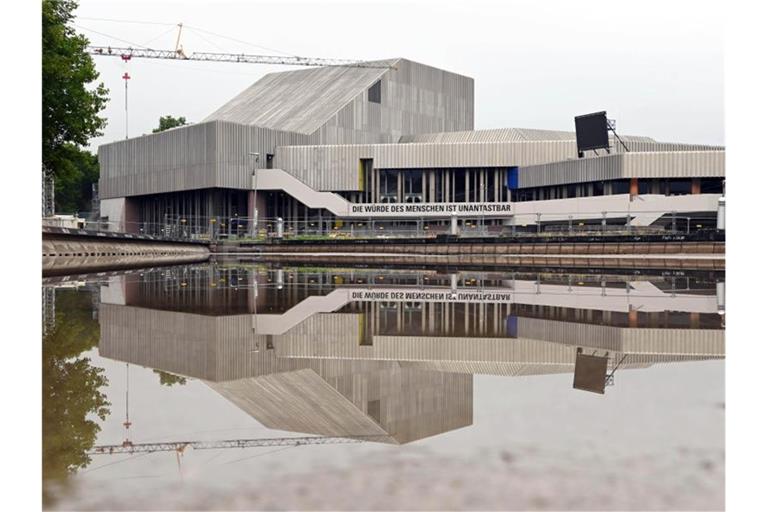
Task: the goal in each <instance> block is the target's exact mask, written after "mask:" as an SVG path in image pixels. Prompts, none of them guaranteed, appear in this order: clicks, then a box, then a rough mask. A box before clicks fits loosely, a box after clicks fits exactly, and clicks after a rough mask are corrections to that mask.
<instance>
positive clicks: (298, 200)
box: [99, 58, 725, 230]
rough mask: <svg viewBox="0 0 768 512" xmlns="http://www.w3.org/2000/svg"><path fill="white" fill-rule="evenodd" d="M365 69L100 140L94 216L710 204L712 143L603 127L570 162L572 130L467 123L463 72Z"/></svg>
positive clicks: (292, 79)
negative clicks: (195, 119)
mask: <svg viewBox="0 0 768 512" xmlns="http://www.w3.org/2000/svg"><path fill="white" fill-rule="evenodd" d="M380 64H382V66H383V67H381V68H345V67H326V68H316V69H305V70H299V71H289V72H284V73H272V74H268V75H266V76H264V77H263V78H261V79H260V80H258V81H257V82H256V83H254V84H253V85H252V86H251V87H249V88H248V89H246V90H245V91H243V92H242V93H240V94H239V95H237V96H236V97H235V98H233V99H232V100H231V101H229V102H227V103H226V104H225V105H223V106H222V107H220V108H219V109H217V110H216V111H215V112H213V113H212V114H211V115H209V116H208V117H206V118H205V119H203V120H202V121H201V122H200V123H197V124H193V125H189V126H184V127H179V128H175V129H172V130H169V131H167V132H163V133H157V134H152V135H146V136H142V137H137V138H133V139H128V140H125V141H117V142H113V143H111V144H106V145H104V146H101V147H100V148H99V162H100V166H101V179H100V196H101V198H102V202H103V211H104V212H105V216H106V217H107V218H108V219H109V220H110V221H114V222H119V223H123V224H124V225H125V226H126V229H128V227H130V229H134V230H135V229H151V226H149V225H150V224H152V225H156V224H160V223H168V222H169V219H171V220H170V222H179V221H180V219H184V220H185V222H186V221H190V222H196V223H200V225H199V226H198V228H200V229H203V228H205V222H208V221H207V219H208V218H212V217H225V218H233V217H238V218H253V217H255V216H256V213H255V212H254V209H255V210H258V216H259V218H262V219H276V218H278V217H280V218H283V219H285V220H287V221H289V222H293V223H295V224H296V227H295V229H302V228H300V227H299V224H298V223H302V222H303V223H304V225H306V226H309V225H310V224H312V225H319V226H321V228H320V229H321V230H325V229H330V228H328V224H327V222H328V221H334V222H337V223H341V224H342V225H343V224H344V222H349V221H351V219H354V218H358V217H366V218H370V219H382V220H389V221H397V220H398V219H407V218H423V219H426V221H427V222H436V223H437V224H440V223H443V224H444V222H445V221H446V220H447V219H449V218H450V216H451V213H456V214H457V215H459V216H461V217H465V218H472V217H477V216H478V213H482V214H484V215H486V216H488V217H494V218H497V219H505V220H504V222H503V224H504V225H528V224H530V222H531V221H530V220H525V221H520V222H518V221H516V220H514V217H516V216H518V215H520V214H528V213H530V215H534V216H536V215H539V216H541V215H547V216H549V218H548V219H547V220H548V221H549V222H553V223H557V222H560V223H562V222H565V221H568V222H571V221H574V220H575V221H577V222H578V221H585V222H587V221H594V220H595V219H598V218H600V217H601V216H602V217H604V216H605V215H604V212H612V211H617V212H621V211H623V212H625V216H626V215H627V214H628V215H630V216H631V217H632V218H631V219H630V222H631V224H632V225H635V226H648V225H651V224H654V223H659V222H661V219H663V218H664V217H665V216H666V215H667V214H669V213H670V212H676V213H689V214H692V215H693V214H695V215H703V216H705V217H707V216H713V215H715V213H716V211H717V198H719V197H720V196H721V195H722V194H723V183H722V182H723V180H724V177H725V151H724V148H723V147H719V146H706V145H700V144H682V143H664V142H657V141H655V140H653V139H651V138H649V137H642V136H623V137H622V139H621V141H619V140H618V139H616V137H614V136H613V135H612V136H611V139H610V140H611V144H612V147H611V151H610V154H608V153H606V152H605V151H604V150H601V151H600V152H595V153H589V154H587V155H585V158H582V159H577V158H576V156H577V150H576V141H575V134H574V133H573V132H566V131H556V130H534V129H521V128H506V129H494V130H474V80H473V79H472V78H469V77H466V76H463V75H460V74H456V73H452V72H448V71H444V70H440V69H437V68H433V67H430V66H427V65H424V64H419V63H416V62H413V61H409V60H407V59H401V58H400V59H389V60H386V61H380ZM386 66H389V67H386ZM622 142H623V143H622ZM625 146H626V148H625ZM256 154H258V156H257V155H256ZM222 190H223V191H226V194H224V195H222V193H221V192H217V191H222ZM254 193H255V195H256V199H254V198H251V197H250V196H248V194H254ZM214 196H215V197H214ZM637 196H643V201H642V203H643V204H642V205H638V204H633V201H634V200H635V198H636V197H637ZM656 196H659V197H656ZM686 196H699V197H694V198H693V199H691V198H690V197H686ZM120 200H124V201H125V206H124V207H123V209H122V213H121V210H120V207H119V201H120ZM569 200H580V204H576V203H568V202H565V201H569ZM553 201H554V202H553ZM555 203H557V204H555ZM360 205H365V206H366V207H365V208H363V209H361V208H360ZM422 205H442V206H441V207H432V208H423V207H421V206H422ZM521 205H524V211H523V212H518V211H517V210H518V209H519V208H523V206H521ZM129 211H131V212H135V213H132V214H131V215H130V217H131V219H128V218H126V214H125V212H129ZM614 217H616V219H620V217H621V216H614ZM195 219H201V220H195ZM616 219H614V220H616ZM537 222H539V221H537ZM142 223H144V224H147V226H145V227H138V226H141V225H142ZM437 224H436V225H437ZM705 224H707V225H708V221H707V222H705ZM337 227H338V225H337ZM292 229H294V228H292Z"/></svg>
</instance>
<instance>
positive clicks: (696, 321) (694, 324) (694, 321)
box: [689, 312, 701, 329]
mask: <svg viewBox="0 0 768 512" xmlns="http://www.w3.org/2000/svg"><path fill="white" fill-rule="evenodd" d="M689 314H690V315H691V329H699V328H700V327H701V323H700V320H701V317H700V315H699V313H696V312H691V313H689Z"/></svg>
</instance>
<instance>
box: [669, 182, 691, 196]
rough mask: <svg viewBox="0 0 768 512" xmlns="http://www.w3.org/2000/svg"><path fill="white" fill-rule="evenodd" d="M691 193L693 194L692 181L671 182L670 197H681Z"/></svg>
mask: <svg viewBox="0 0 768 512" xmlns="http://www.w3.org/2000/svg"><path fill="white" fill-rule="evenodd" d="M690 193H691V180H690V179H682V180H677V179H675V180H669V195H670V196H679V195H684V194H690Z"/></svg>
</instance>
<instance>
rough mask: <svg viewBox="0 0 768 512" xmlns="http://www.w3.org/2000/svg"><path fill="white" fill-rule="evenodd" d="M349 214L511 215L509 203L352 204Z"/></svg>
mask: <svg viewBox="0 0 768 512" xmlns="http://www.w3.org/2000/svg"><path fill="white" fill-rule="evenodd" d="M350 213H352V214H355V215H359V214H363V215H365V214H372V215H373V214H383V215H396V214H403V213H405V214H425V215H429V214H433V215H435V214H437V215H439V214H443V215H450V214H453V213H455V214H457V215H498V214H508V215H509V214H511V213H512V204H511V203H419V204H408V203H393V204H353V205H351V206H350Z"/></svg>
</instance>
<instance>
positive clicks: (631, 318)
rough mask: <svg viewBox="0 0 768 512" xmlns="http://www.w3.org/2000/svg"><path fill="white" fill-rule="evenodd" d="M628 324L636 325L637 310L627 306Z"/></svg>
mask: <svg viewBox="0 0 768 512" xmlns="http://www.w3.org/2000/svg"><path fill="white" fill-rule="evenodd" d="M629 326H630V327H637V310H636V309H632V308H629Z"/></svg>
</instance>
